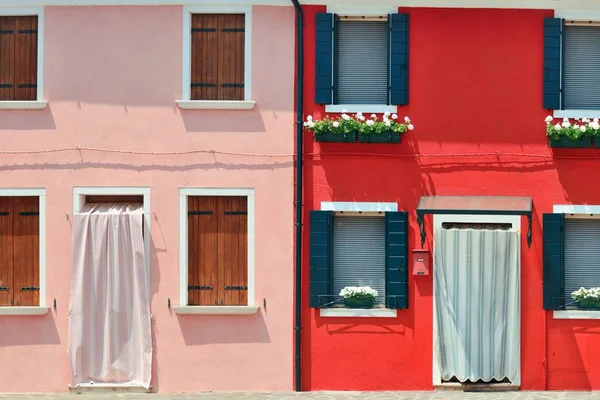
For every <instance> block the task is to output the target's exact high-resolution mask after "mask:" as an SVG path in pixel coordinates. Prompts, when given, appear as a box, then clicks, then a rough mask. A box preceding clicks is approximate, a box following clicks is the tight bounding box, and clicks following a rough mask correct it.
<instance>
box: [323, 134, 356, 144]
mask: <svg viewBox="0 0 600 400" xmlns="http://www.w3.org/2000/svg"><path fill="white" fill-rule="evenodd" d="M315 141H317V142H329V143H354V142H355V141H356V132H352V133H333V132H326V133H323V134H320V135H317V134H315Z"/></svg>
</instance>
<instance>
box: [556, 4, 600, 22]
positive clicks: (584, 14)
mask: <svg viewBox="0 0 600 400" xmlns="http://www.w3.org/2000/svg"><path fill="white" fill-rule="evenodd" d="M554 17H555V18H562V19H566V20H567V21H585V22H588V21H600V8H599V7H596V9H595V10H573V9H571V10H557V11H556V12H555V13H554Z"/></svg>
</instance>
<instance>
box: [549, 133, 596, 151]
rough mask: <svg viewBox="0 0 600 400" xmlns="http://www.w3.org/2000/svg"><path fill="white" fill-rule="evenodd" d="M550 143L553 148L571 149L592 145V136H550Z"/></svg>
mask: <svg viewBox="0 0 600 400" xmlns="http://www.w3.org/2000/svg"><path fill="white" fill-rule="evenodd" d="M548 144H549V146H550V147H552V148H569V149H581V148H589V147H592V138H591V137H582V138H579V139H569V138H568V137H565V136H561V137H559V138H558V139H552V138H548Z"/></svg>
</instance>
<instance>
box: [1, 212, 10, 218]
mask: <svg viewBox="0 0 600 400" xmlns="http://www.w3.org/2000/svg"><path fill="white" fill-rule="evenodd" d="M8 214H9V212H8V211H0V215H2V216H4V217H5V216H7V215H8Z"/></svg>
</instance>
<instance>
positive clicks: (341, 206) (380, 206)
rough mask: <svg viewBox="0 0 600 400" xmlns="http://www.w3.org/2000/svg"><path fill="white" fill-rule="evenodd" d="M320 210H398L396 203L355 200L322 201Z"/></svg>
mask: <svg viewBox="0 0 600 400" xmlns="http://www.w3.org/2000/svg"><path fill="white" fill-rule="evenodd" d="M321 211H346V212H386V211H398V203H368V202H364V203H363V202H355V201H322V202H321Z"/></svg>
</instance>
